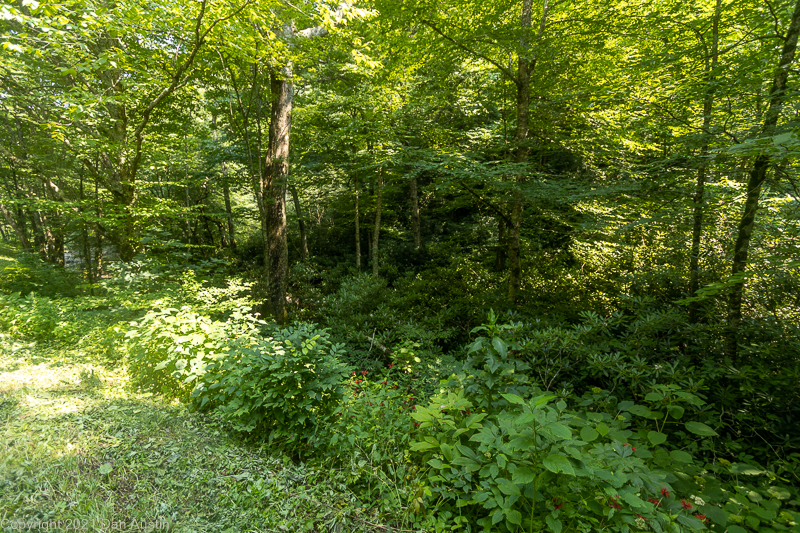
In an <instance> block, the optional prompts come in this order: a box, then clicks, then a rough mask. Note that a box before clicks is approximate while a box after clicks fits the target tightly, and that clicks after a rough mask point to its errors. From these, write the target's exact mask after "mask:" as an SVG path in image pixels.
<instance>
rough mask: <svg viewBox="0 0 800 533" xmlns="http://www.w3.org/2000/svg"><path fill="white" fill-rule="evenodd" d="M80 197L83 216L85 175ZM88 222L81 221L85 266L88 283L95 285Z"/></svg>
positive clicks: (92, 292)
mask: <svg viewBox="0 0 800 533" xmlns="http://www.w3.org/2000/svg"><path fill="white" fill-rule="evenodd" d="M80 197H81V206H80V210H79V212H80V214H81V215H83V204H84V202H85V201H86V196H85V195H84V193H83V175H81V181H80ZM86 225H87V223H86V220H85V219H84V220H81V244H82V245H83V246H82V248H83V266H84V268H85V269H86V282H87V283H89V284H90V285H91V284H92V283H94V269H93V268H92V247H91V246H90V245H89V230H88V229H87V228H86ZM90 290H91V294H92V295H94V289H90Z"/></svg>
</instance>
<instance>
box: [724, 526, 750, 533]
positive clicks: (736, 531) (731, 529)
mask: <svg viewBox="0 0 800 533" xmlns="http://www.w3.org/2000/svg"><path fill="white" fill-rule="evenodd" d="M728 533H747V530H746V529H745V528H743V527H739V526H734V525H730V526H728Z"/></svg>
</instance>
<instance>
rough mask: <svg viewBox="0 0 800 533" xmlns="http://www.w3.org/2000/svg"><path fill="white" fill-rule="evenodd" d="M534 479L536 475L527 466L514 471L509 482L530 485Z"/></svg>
mask: <svg viewBox="0 0 800 533" xmlns="http://www.w3.org/2000/svg"><path fill="white" fill-rule="evenodd" d="M535 478H536V474H535V473H534V471H533V470H532V469H530V468H529V467H527V466H521V467H519V468H517V469H516V470H514V474H513V475H512V476H511V480H512V481H513V482H514V483H519V484H520V485H526V484H528V483H531V482H533V480H534V479H535Z"/></svg>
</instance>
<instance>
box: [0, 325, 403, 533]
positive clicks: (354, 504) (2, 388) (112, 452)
mask: <svg viewBox="0 0 800 533" xmlns="http://www.w3.org/2000/svg"><path fill="white" fill-rule="evenodd" d="M0 424H1V425H0V529H2V530H3V531H12V530H15V528H16V529H19V525H20V522H21V521H22V522H26V523H27V527H28V528H29V529H33V530H35V529H36V528H37V526H38V524H39V523H40V522H49V525H50V526H52V527H49V529H48V530H49V531H70V530H78V529H81V530H84V531H110V530H117V531H147V530H150V531H176V532H262V531H264V532H267V531H276V532H295V531H298V532H299V531H332V532H336V533H344V532H372V531H393V529H392V528H390V527H387V526H381V525H378V524H375V522H376V521H377V518H375V517H374V516H373V514H372V513H371V511H369V510H368V508H369V507H370V505H371V504H370V502H367V503H365V504H362V503H360V502H359V501H358V500H357V499H356V497H355V496H354V495H353V494H352V493H351V492H349V491H348V490H347V489H346V487H345V485H344V483H343V482H342V481H340V480H339V479H338V478H339V476H338V475H337V472H336V471H331V470H329V471H322V470H316V469H313V468H310V467H308V466H306V465H304V464H295V463H293V462H292V461H290V460H289V458H287V457H283V456H280V455H279V454H276V453H271V451H270V450H269V449H267V448H266V447H263V446H256V445H248V444H246V443H243V441H242V440H241V439H239V438H237V436H236V435H231V434H229V433H228V432H227V431H226V430H225V429H224V427H222V425H221V424H220V423H219V422H218V421H217V420H216V419H215V418H214V417H213V416H208V415H201V414H197V413H190V412H189V411H188V410H187V409H186V408H185V407H184V406H183V405H177V404H172V403H168V402H165V401H164V400H162V399H160V398H158V397H154V396H150V395H145V394H138V393H135V392H133V391H131V390H130V388H129V387H128V381H127V376H126V374H125V371H124V369H122V368H120V367H119V366H117V367H114V366H113V365H109V364H108V361H107V359H106V360H104V361H100V360H98V359H96V358H95V357H93V356H92V355H91V354H89V353H87V352H82V351H79V350H77V349H72V350H54V349H48V348H46V347H41V346H37V345H36V344H35V343H26V342H20V341H17V340H15V339H13V338H10V337H8V336H1V335H0ZM42 527H44V526H42ZM23 529H24V528H23ZM39 529H42V528H39Z"/></svg>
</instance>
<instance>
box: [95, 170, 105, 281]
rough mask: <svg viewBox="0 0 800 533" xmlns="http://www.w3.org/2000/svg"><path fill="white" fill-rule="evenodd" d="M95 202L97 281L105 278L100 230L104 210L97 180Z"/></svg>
mask: <svg viewBox="0 0 800 533" xmlns="http://www.w3.org/2000/svg"><path fill="white" fill-rule="evenodd" d="M94 201H95V202H96V203H97V209H96V212H95V215H97V223H96V224H95V227H94V234H95V236H96V239H95V241H96V242H95V254H94V258H95V261H94V266H95V279H100V278H101V277H103V234H102V232H101V230H100V217H101V216H102V213H103V211H102V209H100V190H99V186H98V183H97V179H95V180H94Z"/></svg>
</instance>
